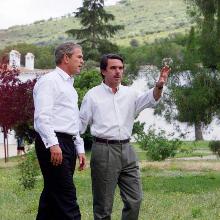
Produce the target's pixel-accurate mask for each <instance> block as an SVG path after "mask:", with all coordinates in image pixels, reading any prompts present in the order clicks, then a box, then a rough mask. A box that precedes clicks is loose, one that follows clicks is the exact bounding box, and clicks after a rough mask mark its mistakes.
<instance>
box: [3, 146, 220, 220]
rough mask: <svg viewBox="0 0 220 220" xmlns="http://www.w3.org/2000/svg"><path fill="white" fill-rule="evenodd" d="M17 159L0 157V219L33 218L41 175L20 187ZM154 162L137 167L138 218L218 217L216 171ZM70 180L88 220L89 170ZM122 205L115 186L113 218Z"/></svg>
mask: <svg viewBox="0 0 220 220" xmlns="http://www.w3.org/2000/svg"><path fill="white" fill-rule="evenodd" d="M135 149H136V151H137V152H138V154H139V155H140V156H141V157H142V159H141V160H144V155H145V152H142V151H141V150H140V149H139V148H138V146H135ZM88 156H89V155H88ZM18 161H19V159H18V158H17V157H15V158H12V159H10V161H9V162H8V163H7V164H6V165H5V164H4V161H3V160H0V213H1V214H0V220H32V219H35V217H36V212H37V207H38V200H39V196H40V193H41V190H42V177H41V176H39V177H38V180H37V185H36V187H35V188H34V189H33V190H23V188H22V186H21V185H19V181H18V179H19V172H18V166H17V165H18ZM142 162H143V161H142ZM157 163H158V164H159V165H160V164H161V167H157V168H155V167H150V166H143V167H144V168H142V169H141V177H142V188H143V202H142V205H141V211H140V218H139V219H140V220H146V219H148V220H160V219H164V220H169V219H170V220H175V219H184V220H185V219H204V220H208V219H211V220H215V219H216V220H217V219H220V173H219V172H217V171H210V170H208V169H201V170H192V171H189V170H187V169H185V170H184V168H181V164H179V165H178V163H181V162H178V161H175V167H174V165H171V166H170V167H166V168H165V167H163V166H162V164H163V162H157ZM186 163H190V162H186ZM216 163H217V162H216ZM189 166H190V167H191V165H189ZM74 181H75V184H76V187H77V194H78V201H79V204H80V208H81V212H82V219H84V220H90V219H91V220H92V195H91V180H90V169H89V168H87V170H86V171H84V172H79V171H76V173H75V177H74ZM122 207H123V204H122V202H121V199H120V194H119V190H118V189H117V191H116V196H115V201H114V207H113V215H112V219H113V220H119V219H120V215H121V209H122Z"/></svg>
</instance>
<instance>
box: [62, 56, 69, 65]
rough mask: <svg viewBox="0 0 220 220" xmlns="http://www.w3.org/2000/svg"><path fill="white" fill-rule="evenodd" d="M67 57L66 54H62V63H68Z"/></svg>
mask: <svg viewBox="0 0 220 220" xmlns="http://www.w3.org/2000/svg"><path fill="white" fill-rule="evenodd" d="M69 59H70V58H69V57H68V56H67V55H66V54H64V56H63V61H64V63H66V64H67V63H69Z"/></svg>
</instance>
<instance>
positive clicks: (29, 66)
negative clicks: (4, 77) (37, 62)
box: [25, 53, 34, 70]
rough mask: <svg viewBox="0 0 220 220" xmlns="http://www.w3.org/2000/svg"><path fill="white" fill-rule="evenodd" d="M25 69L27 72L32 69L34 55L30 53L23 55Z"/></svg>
mask: <svg viewBox="0 0 220 220" xmlns="http://www.w3.org/2000/svg"><path fill="white" fill-rule="evenodd" d="M25 68H27V69H29V70H33V69H34V55H33V54H32V53H27V54H26V55H25Z"/></svg>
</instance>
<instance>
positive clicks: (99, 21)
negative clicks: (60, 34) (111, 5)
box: [66, 0, 123, 60]
mask: <svg viewBox="0 0 220 220" xmlns="http://www.w3.org/2000/svg"><path fill="white" fill-rule="evenodd" d="M75 17H76V18H79V19H80V22H81V25H82V28H80V29H70V30H68V31H66V33H68V34H69V35H71V36H73V37H75V38H76V39H77V40H79V41H80V42H79V43H80V44H81V45H82V46H83V49H84V50H85V51H86V59H92V60H97V59H99V58H100V55H101V54H103V53H109V52H115V51H117V50H118V48H117V46H116V45H115V44H113V43H111V42H110V41H109V40H108V38H109V37H113V36H114V35H115V34H116V32H117V31H119V30H121V29H123V26H122V25H111V24H109V21H113V20H114V15H112V14H110V13H107V12H106V11H105V9H104V0H84V1H83V6H82V7H80V8H78V11H77V12H76V13H75Z"/></svg>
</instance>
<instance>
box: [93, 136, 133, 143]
mask: <svg viewBox="0 0 220 220" xmlns="http://www.w3.org/2000/svg"><path fill="white" fill-rule="evenodd" d="M93 140H94V142H99V143H104V144H127V143H129V142H130V139H125V140H108V139H104V138H98V137H93Z"/></svg>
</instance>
